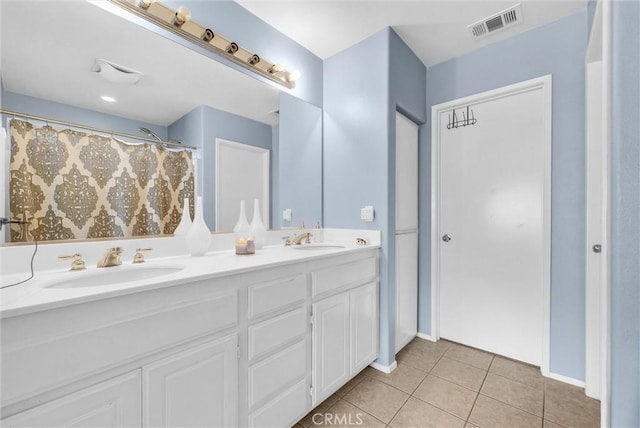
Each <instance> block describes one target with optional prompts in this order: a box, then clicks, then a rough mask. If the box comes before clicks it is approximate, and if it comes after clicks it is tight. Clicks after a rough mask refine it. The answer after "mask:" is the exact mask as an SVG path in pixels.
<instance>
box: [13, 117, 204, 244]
mask: <svg viewBox="0 0 640 428" xmlns="http://www.w3.org/2000/svg"><path fill="white" fill-rule="evenodd" d="M10 132H11V152H10V153H11V154H10V159H9V186H8V188H9V211H10V213H9V214H10V217H11V218H12V219H20V220H23V219H27V220H29V221H30V224H29V226H30V227H29V231H30V235H31V236H30V237H32V238H33V239H36V240H38V241H50V240H66V239H86V238H109V237H119V236H145V235H160V234H170V233H173V230H174V229H175V228H176V226H177V225H178V223H179V222H180V219H181V216H182V201H183V199H184V198H189V199H190V200H191V211H192V214H193V190H194V167H193V159H192V154H191V153H190V152H188V151H170V150H166V149H164V148H162V147H159V146H154V145H149V144H132V143H127V142H125V141H122V140H120V139H116V138H112V137H105V136H99V135H94V134H87V133H84V132H79V131H76V130H71V129H63V130H59V129H55V128H53V127H51V126H48V125H47V126H41V127H37V126H35V125H33V124H31V123H30V122H26V121H21V120H16V119H14V120H11V122H10ZM21 238H22V237H21V236H20V229H19V228H18V227H15V226H12V228H11V240H12V241H15V240H22V239H21Z"/></svg>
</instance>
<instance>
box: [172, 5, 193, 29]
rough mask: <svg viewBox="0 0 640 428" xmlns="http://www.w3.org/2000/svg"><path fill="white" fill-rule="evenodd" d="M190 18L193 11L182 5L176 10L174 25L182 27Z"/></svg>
mask: <svg viewBox="0 0 640 428" xmlns="http://www.w3.org/2000/svg"><path fill="white" fill-rule="evenodd" d="M190 19H191V11H190V10H189V8H187V7H184V6H180V7H179V8H178V11H177V12H176V15H175V17H174V18H173V25H176V26H178V27H180V26H182V25H183V24H184V23H185V22H187V21H189V20H190Z"/></svg>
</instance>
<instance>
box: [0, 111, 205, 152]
mask: <svg viewBox="0 0 640 428" xmlns="http://www.w3.org/2000/svg"><path fill="white" fill-rule="evenodd" d="M0 113H2V114H6V115H8V116H13V117H14V118H23V119H31V120H39V121H41V122H45V123H55V124H58V125H63V126H69V127H72V128H80V129H85V130H87V131H93V132H100V133H102V134H108V135H111V136H113V135H117V136H120V137H126V138H133V139H135V140H141V141H146V142H149V143H152V144H157V145H159V146H169V147H176V148H181V149H189V150H197V149H198V148H197V147H195V146H187V145H186V144H179V143H173V142H171V141H158V140H154V139H153V138H147V137H139V136H137V135H134V134H127V133H126V132H118V131H110V130H108V129H101V128H95V127H93V126H87V125H80V124H78V123H73V122H65V121H63V120H57V119H50V118H47V117H42V116H36V115H33V114H27V113H19V112H17V111H13V110H6V109H3V108H2V109H0Z"/></svg>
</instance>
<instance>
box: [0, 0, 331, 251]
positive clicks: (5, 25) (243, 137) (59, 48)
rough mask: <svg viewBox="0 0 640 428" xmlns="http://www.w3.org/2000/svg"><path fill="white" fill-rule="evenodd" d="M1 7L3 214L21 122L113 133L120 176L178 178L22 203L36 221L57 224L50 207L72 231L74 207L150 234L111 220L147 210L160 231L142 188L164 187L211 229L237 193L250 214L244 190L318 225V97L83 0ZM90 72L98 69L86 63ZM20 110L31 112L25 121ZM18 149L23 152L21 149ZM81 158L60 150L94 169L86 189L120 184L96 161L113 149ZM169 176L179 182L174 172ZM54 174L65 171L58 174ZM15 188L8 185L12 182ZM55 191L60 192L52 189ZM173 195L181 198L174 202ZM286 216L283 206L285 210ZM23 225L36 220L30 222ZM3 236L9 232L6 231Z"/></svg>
mask: <svg viewBox="0 0 640 428" xmlns="http://www.w3.org/2000/svg"><path fill="white" fill-rule="evenodd" d="M0 8H1V14H0V15H1V24H2V25H1V27H2V39H1V40H2V47H1V48H2V49H1V54H2V59H1V63H0V66H1V68H0V73H1V77H2V88H1V89H2V91H1V92H2V98H1V104H2V108H3V110H5V111H13V112H18V113H19V114H18V115H13V114H10V113H9V114H3V115H2V127H3V128H4V129H5V130H6V133H7V135H6V145H5V147H7V150H3V151H2V155H1V156H2V159H1V161H2V163H1V164H2V168H3V170H2V181H1V182H0V185H2V187H3V192H2V194H3V195H4V196H3V197H2V198H3V200H1V201H0V207H2V208H3V211H2V212H0V217H12V219H15V218H16V217H17V214H19V213H15V212H14V213H11V212H10V202H11V201H10V199H11V197H10V193H11V192H10V191H9V188H10V186H11V180H12V176H10V174H9V171H10V168H11V162H12V161H13V162H14V163H15V162H17V161H16V156H15V155H14V154H13V152H12V150H11V148H12V146H13V145H14V143H16V141H14V140H15V138H14V137H16V136H17V139H20V138H25V139H28V138H31V137H29V135H32V134H27V133H26V132H27V131H31V132H33V136H34V137H33V138H36V139H37V138H44V139H46V138H50V139H52V140H56V143H57V144H59V145H61V144H66V145H67V147H68V150H69V151H71V150H72V149H73V147H72V146H74V144H75V145H82V144H85V145H87V146H91V147H96V146H95V144H100V143H101V141H102V140H103V139H107V138H113V139H114V140H115V142H113V141H112V142H111V143H106V142H105V143H104V144H111V147H112V148H113V147H115V148H116V149H118V150H120V148H121V151H122V153H125V155H126V156H128V157H127V158H126V160H123V159H124V158H121V157H117V158H118V162H121V163H122V164H124V165H125V169H124V171H125V172H124V173H125V174H129V175H130V176H131V180H134V179H137V180H138V181H141V180H140V177H142V176H148V177H157V178H158V179H159V180H164V181H167V182H169V183H170V184H171V183H172V178H171V177H174V179H175V180H174V181H175V183H174V184H175V186H173V188H172V186H171V185H169V186H168V187H167V188H168V189H169V190H170V192H165V193H162V192H160V193H158V195H160V196H158V195H156V194H153V195H151V193H153V192H152V191H151V190H153V189H151V187H149V189H148V190H149V191H145V192H146V193H144V194H142V195H141V196H140V197H139V198H137V199H136V198H129V199H131V200H128V199H127V195H128V194H129V193H130V192H127V191H126V188H125V191H122V190H120V191H118V192H113V191H112V194H111V195H109V194H108V193H106V194H105V195H104V196H101V195H100V194H99V193H98V195H97V196H95V197H94V196H92V195H91V197H87V196H86V194H85V195H84V196H82V197H75V202H73V201H71V199H73V198H68V199H69V200H67V201H66V202H65V203H66V204H67V206H68V207H71V208H68V210H67V211H64V212H62V211H60V210H59V209H58V207H56V206H53V207H48V206H46V205H47V204H46V203H42V204H41V205H43V206H42V208H41V209H40V211H39V213H31V214H29V215H30V216H32V217H33V216H39V217H40V219H41V220H42V222H44V221H45V220H46V219H45V217H46V216H47V215H49V216H50V217H51V216H53V217H52V218H53V220H55V221H53V220H52V218H49V220H52V222H50V223H51V224H53V223H55V222H56V221H57V222H58V223H59V224H60V227H62V228H63V229H64V228H65V227H66V228H67V229H69V230H71V229H73V230H77V229H78V224H75V226H74V225H73V224H72V223H74V222H75V223H78V222H82V219H80V220H78V219H77V218H76V217H78V218H80V217H81V216H82V215H84V216H85V217H88V220H85V223H86V225H87V226H86V227H88V225H89V224H93V223H95V224H97V223H98V222H99V221H98V219H99V218H100V222H101V223H100V224H104V222H105V221H106V222H108V221H111V223H113V224H119V225H120V226H122V227H121V229H124V234H123V235H117V236H127V235H134V236H140V235H145V234H147V233H136V232H135V231H134V232H133V233H132V231H133V227H130V228H129V229H128V230H127V228H126V227H124V225H123V224H122V221H123V218H124V219H125V220H128V221H129V224H130V225H131V224H134V223H135V222H136V221H140V222H141V221H142V220H136V219H143V218H144V217H145V216H146V218H147V219H148V220H149V221H151V220H153V219H155V220H156V221H157V223H158V224H160V227H159V228H153V230H154V231H155V232H159V233H160V234H163V233H164V232H166V230H167V227H168V226H167V227H165V228H164V229H163V227H162V224H161V222H160V221H159V219H158V213H156V212H154V211H153V210H151V209H150V208H149V203H148V202H149V200H150V198H152V197H156V198H158V197H161V196H162V195H164V196H163V197H165V198H167V197H169V196H167V195H169V193H172V195H173V197H174V198H176V199H179V200H181V199H182V197H183V196H187V195H188V194H191V195H192V194H193V193H194V192H195V193H197V194H198V195H201V196H202V197H203V206H204V212H205V219H206V221H207V224H208V226H209V228H210V229H211V230H215V231H216V232H228V231H230V230H231V228H232V227H233V226H232V223H233V220H232V219H233V218H234V217H237V212H238V211H239V201H240V199H246V200H248V203H247V214H248V216H249V220H251V216H252V213H253V199H254V198H258V199H260V204H259V207H260V210H261V214H262V217H263V220H264V221H265V224H266V225H268V226H271V227H272V228H280V227H295V226H299V225H300V224H301V223H302V222H305V223H306V224H307V225H313V226H315V225H316V224H319V223H320V222H321V215H322V207H321V177H322V175H321V165H322V160H321V156H322V147H321V145H322V141H321V138H322V137H321V136H322V130H321V127H322V111H321V109H320V108H318V107H316V106H313V105H311V104H308V103H305V102H303V101H301V100H300V99H298V98H295V97H293V96H291V95H288V94H285V93H283V92H282V91H280V90H279V89H278V88H277V87H275V86H274V85H273V84H268V83H265V82H263V81H260V80H258V79H255V78H254V77H252V76H250V75H247V74H246V73H243V72H240V71H238V70H235V69H232V68H230V67H228V66H226V65H224V64H221V63H220V62H218V61H216V60H215V59H212V58H210V57H208V56H205V55H202V54H201V53H198V52H196V51H195V50H192V49H189V48H188V47H186V46H185V43H180V44H179V43H176V42H175V41H173V40H169V39H168V38H165V37H163V36H161V35H160V34H158V32H157V31H152V30H153V25H152V24H146V25H140V23H139V22H138V23H134V22H132V21H130V20H128V19H125V18H123V17H122V16H117V15H116V14H113V13H110V12H109V11H107V10H104V9H103V8H101V7H97V6H96V5H95V4H93V3H92V2H76V1H74V2H69V1H49V2H44V1H20V2H2V3H1V4H0ZM98 59H104V60H107V61H108V62H111V63H112V64H114V65H115V67H116V69H125V70H126V71H138V72H140V73H141V74H142V77H141V78H140V80H139V81H137V82H136V83H130V82H124V83H116V82H114V81H113V77H112V74H113V73H111V72H110V70H109V66H108V65H104V64H96V60H98ZM98 69H100V70H102V71H101V72H97V71H96V70H98ZM111 71H113V70H111ZM116 74H118V73H116ZM130 74H133V73H130ZM20 114H24V115H25V116H26V115H29V116H31V118H27V119H25V118H24V117H22V116H20ZM47 119H48V120H47ZM70 124H73V125H70ZM74 125H80V126H74ZM82 126H84V127H86V128H83V127H82ZM12 127H13V129H12ZM141 129H144V130H146V131H149V132H146V131H144V132H143V131H141ZM52 132H53V133H55V135H54V136H53V137H51V133H52ZM36 135H37V136H38V137H35V136H36ZM42 135H44V136H45V137H42ZM135 136H140V137H144V138H147V139H153V138H156V136H157V137H158V138H159V139H161V140H164V141H173V140H175V141H180V142H182V143H183V144H184V145H190V146H195V147H196V148H197V149H195V150H193V151H190V150H188V151H186V152H183V151H182V150H173V149H171V148H167V147H157V146H155V145H149V144H143V143H145V141H143V140H136V139H135ZM150 136H152V137H150ZM80 137H83V138H86V142H84V143H77V141H80V140H79V138H80ZM74 138H75V139H74ZM147 142H148V141H147ZM16 144H17V143H16ZM25 144H26V142H25ZM92 145H93V146H92ZM119 145H121V146H122V147H120V146H119ZM25 147H26V146H25ZM150 147H153V148H150ZM247 149H248V150H249V151H255V152H256V153H260V154H261V156H262V158H261V159H266V163H264V164H262V166H263V169H262V170H258V169H259V168H255V167H253V166H251V165H253V164H252V163H251V162H250V161H245V160H243V159H244V158H242V157H237V156H238V155H242V153H243V150H244V151H247ZM145 150H146V151H147V152H149V151H150V150H157V151H158V153H156V154H154V155H153V156H154V162H152V163H150V164H149V163H147V164H145V165H146V166H144V167H141V168H139V170H141V171H142V173H140V171H137V175H136V171H131V170H129V171H127V168H126V166H127V165H129V163H130V164H131V165H133V161H132V160H131V159H130V158H141V157H144V155H145ZM25 153H26V151H25ZM25 153H23V154H22V155H24V156H27V154H25ZM184 153H186V154H184ZM28 154H29V155H33V153H28ZM39 156H40V157H39V158H38V159H35V160H33V162H32V164H37V165H46V166H50V165H51V164H55V149H44V150H40V153H39ZM52 156H53V158H52ZM82 156H84V158H82V159H81V155H80V154H79V153H78V154H74V153H71V154H69V155H68V157H69V158H70V159H71V160H70V161H69V163H68V165H67V166H66V167H65V168H66V169H64V173H65V174H71V172H70V171H69V168H73V165H76V163H74V161H75V162H77V163H80V162H84V164H83V165H84V167H85V169H86V170H89V171H90V172H91V171H93V172H91V174H92V176H91V177H90V180H89V181H88V183H90V185H89V187H91V183H93V187H95V183H98V182H99V181H100V180H102V182H103V184H104V185H105V187H108V186H107V184H108V183H111V184H113V183H114V182H115V181H117V180H121V181H123V182H126V177H125V178H123V177H122V175H123V171H122V169H118V168H117V167H114V168H112V169H111V170H110V169H109V167H108V165H105V162H107V161H108V159H109V156H112V157H114V156H115V155H109V156H107V155H104V154H102V155H100V154H95V153H93V154H91V155H87V154H84V155H82ZM92 156H93V157H92ZM123 156H124V155H123ZM87 159H88V160H87ZM185 159H186V160H185ZM22 161H23V162H24V163H25V164H26V163H28V162H27V160H24V159H23V160H22ZM187 161H190V162H192V164H193V167H192V168H190V167H188V166H185V165H191V164H188V162H187ZM69 165H72V166H71V167H70V166H69ZM87 165H90V166H91V167H88V166H87ZM165 165H168V167H167V168H166V169H167V171H168V172H167V174H168V175H163V177H164V178H161V177H160V176H161V175H162V174H165V171H164V169H163V173H162V174H160V168H164V166H165ZM176 165H181V167H177V166H176ZM256 165H257V164H256ZM13 167H14V168H15V167H16V165H15V164H14V165H13ZM169 167H170V168H169ZM180 168H182V169H180ZM44 169H46V168H44ZM52 171H53V172H51V171H48V174H49V177H48V179H45V180H44V181H49V182H50V183H49V184H50V185H51V186H54V185H56V183H58V184H57V185H60V183H62V180H63V179H62V178H60V177H58V175H62V172H58V174H57V175H56V173H55V170H52ZM61 171H62V170H61ZM45 172H46V171H45ZM85 173H86V171H85ZM95 174H97V176H98V179H97V180H96V176H95ZM154 174H155V175H154ZM180 174H182V176H181V177H179V178H181V179H182V180H183V183H182V184H180V182H179V181H177V180H178V179H179V178H178V177H177V176H178V175H180ZM193 177H196V178H195V180H194V179H193ZM189 178H191V181H189ZM13 179H15V177H13ZM56 180H57V181H56ZM64 180H70V178H68V177H67V176H65V178H64ZM109 180H111V181H109ZM243 180H244V181H245V182H246V183H245V184H247V185H246V186H243V183H242V181H243ZM23 181H24V180H23ZM26 181H29V180H26ZM31 181H33V180H31ZM29 184H30V185H33V183H29ZM143 184H144V183H143ZM193 188H195V190H194V189H193ZM12 189H13V191H14V193H16V191H15V189H16V187H15V186H14V187H13V188H12ZM52 189H60V187H52ZM98 190H99V189H98ZM22 191H23V190H21V189H19V190H18V192H22ZM89 191H90V192H92V190H91V189H89ZM252 192H254V193H252ZM53 193H55V191H54V192H53ZM57 193H58V194H59V193H60V191H59V190H58V191H57ZM87 194H88V193H87ZM53 196H54V197H56V201H57V199H58V198H57V196H56V195H53ZM58 196H59V195H58ZM83 198H84V199H83ZM92 198H93V199H92ZM92 200H93V202H91V201H92ZM115 201H118V202H115ZM123 201H124V202H123ZM89 202H90V203H89ZM74 204H75V205H77V206H74ZM87 204H88V205H87ZM176 204H177V205H179V206H180V208H182V202H180V201H178V202H176ZM54 205H55V204H54ZM85 205H86V206H85ZM14 208H15V207H14ZM47 208H49V210H48V211H50V212H48V211H47ZM14 211H15V210H14ZM71 211H73V214H70V212H71ZM52 213H53V214H52ZM283 213H284V214H291V216H290V217H287V215H285V216H284V217H283ZM175 214H176V211H175V210H174V212H173V219H174V221H176V220H177V219H176V217H175ZM170 215H171V212H169V211H167V212H165V213H161V214H160V216H165V220H166V219H170V218H171V216H170ZM23 217H24V216H23ZM18 219H20V218H18ZM145 221H146V220H145ZM33 224H34V225H36V224H40V222H39V220H38V219H34V220H33ZM83 224H84V223H83ZM67 226H68V227H67ZM5 230H6V229H3V234H2V235H3V239H4V241H5V242H11V234H10V233H7V232H6V231H5ZM65 230H66V229H65ZM14 232H15V231H14ZM151 234H154V233H151ZM13 235H14V241H15V240H16V239H15V237H16V236H15V233H14V234H13ZM60 236H61V237H62V238H64V236H63V235H60ZM73 237H74V238H80V236H77V237H76V236H73ZM85 237H86V236H85ZM89 237H91V235H90V236H89ZM18 240H19V239H18Z"/></svg>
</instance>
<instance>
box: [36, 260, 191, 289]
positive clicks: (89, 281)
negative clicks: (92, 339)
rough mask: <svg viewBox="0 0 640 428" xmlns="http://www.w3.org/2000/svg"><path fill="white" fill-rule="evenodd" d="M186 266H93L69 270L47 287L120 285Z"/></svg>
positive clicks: (165, 273) (166, 273)
mask: <svg viewBox="0 0 640 428" xmlns="http://www.w3.org/2000/svg"><path fill="white" fill-rule="evenodd" d="M182 269H184V266H133V265H125V266H115V267H108V268H92V269H90V270H86V271H82V272H69V273H68V274H65V277H64V278H61V279H57V280H56V281H54V282H51V283H50V284H47V285H46V286H45V287H47V288H77V287H83V288H84V287H99V286H102V285H120V284H124V283H127V282H134V281H141V280H143V279H151V278H156V277H159V276H165V275H169V274H172V273H176V272H180V271H181V270H182Z"/></svg>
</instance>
